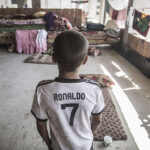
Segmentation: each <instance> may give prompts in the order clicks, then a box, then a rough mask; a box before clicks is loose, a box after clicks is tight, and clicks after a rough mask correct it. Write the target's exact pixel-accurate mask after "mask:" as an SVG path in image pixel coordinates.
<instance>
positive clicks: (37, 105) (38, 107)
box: [31, 86, 48, 121]
mask: <svg viewBox="0 0 150 150" xmlns="http://www.w3.org/2000/svg"><path fill="white" fill-rule="evenodd" d="M41 95H42V94H41V91H40V87H38V86H37V88H36V91H35V94H34V99H33V104H32V109H31V113H32V114H33V115H34V117H35V118H36V119H38V120H40V121H47V120H48V116H47V114H46V111H45V108H44V102H43V101H42V98H41Z"/></svg>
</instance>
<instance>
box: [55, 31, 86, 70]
mask: <svg viewBox="0 0 150 150" xmlns="http://www.w3.org/2000/svg"><path fill="white" fill-rule="evenodd" d="M88 47H89V44H88V41H87V39H86V38H85V37H84V36H83V35H82V34H81V33H79V32H77V31H65V32H62V33H60V34H59V35H58V36H57V37H56V38H55V41H54V44H53V52H54V53H53V57H54V59H55V61H56V62H57V63H58V66H59V67H60V68H61V69H63V71H65V72H74V71H75V70H76V69H77V68H78V67H79V66H80V65H81V64H82V63H83V62H84V60H85V59H86V57H87V52H88Z"/></svg>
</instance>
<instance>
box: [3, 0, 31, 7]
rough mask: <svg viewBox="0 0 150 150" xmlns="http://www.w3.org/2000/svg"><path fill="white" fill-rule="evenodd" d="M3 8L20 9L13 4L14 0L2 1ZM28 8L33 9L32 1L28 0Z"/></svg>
mask: <svg viewBox="0 0 150 150" xmlns="http://www.w3.org/2000/svg"><path fill="white" fill-rule="evenodd" d="M1 6H3V8H7V7H8V8H18V5H17V4H12V0H0V7H1ZM27 6H28V8H32V0H27Z"/></svg>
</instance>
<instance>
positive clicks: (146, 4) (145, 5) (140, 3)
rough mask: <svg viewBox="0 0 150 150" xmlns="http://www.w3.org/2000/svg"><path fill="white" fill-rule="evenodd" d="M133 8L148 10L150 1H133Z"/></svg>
mask: <svg viewBox="0 0 150 150" xmlns="http://www.w3.org/2000/svg"><path fill="white" fill-rule="evenodd" d="M133 7H134V8H150V0H144V1H142V0H134V1H133Z"/></svg>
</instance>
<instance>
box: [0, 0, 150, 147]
mask: <svg viewBox="0 0 150 150" xmlns="http://www.w3.org/2000/svg"><path fill="white" fill-rule="evenodd" d="M0 7H1V8H0V79H1V80H0V150H52V149H53V150H75V149H76V150H90V149H89V148H86V147H88V143H85V142H83V143H84V148H82V144H81V143H82V142H81V141H82V139H86V140H87V141H88V133H87V131H86V126H84V125H83V124H85V123H87V122H88V123H89V122H90V124H89V126H90V129H91V130H90V131H89V132H90V133H91V139H93V140H92V143H91V145H90V144H89V145H90V147H91V150H150V0H143V1H141V0H65V1H62V0H55V1H53V0H1V1H0ZM65 33H66V36H67V33H68V36H69V33H70V34H76V35H78V36H81V37H82V38H83V39H84V40H85V41H87V42H88V44H87V45H88V47H87V48H86V50H87V53H86V56H85V57H84V60H82V63H80V65H78V67H81V68H80V71H79V72H78V74H77V77H76V74H75V77H74V76H72V74H73V73H72V72H74V71H66V74H65V73H64V74H63V73H62V74H63V75H62V76H61V71H62V70H63V67H62V66H61V65H60V60H59V57H56V52H55V51H56V48H57V47H60V49H61V48H62V47H61V44H60V45H59V44H58V43H57V39H59V38H58V37H61V36H60V35H63V34H64V36H65ZM74 37H75V36H74ZM72 39H73V35H72V37H71V38H68V43H67V42H66V44H67V45H71V44H70V43H69V41H71V40H72ZM78 39H79V38H77V39H76V40H74V41H73V43H72V45H71V47H72V49H74V48H75V49H77V48H79V49H81V47H85V46H82V44H81V45H78V43H77V41H79V40H78ZM62 40H64V41H65V40H66V39H65V37H64V38H62ZM60 43H63V41H61V40H60ZM64 45H65V44H64ZM73 46H74V47H73ZM66 47H67V46H66ZM66 47H65V48H66ZM65 48H64V49H65ZM62 49H63V48H62ZM66 49H67V48H66ZM70 51H71V50H70ZM57 55H59V53H58V54H57ZM67 55H68V53H65V54H64V55H63V60H62V62H64V65H66V64H67V63H65V58H67ZM65 56H66V57H65ZM75 57H76V55H75V52H73V53H72V55H71V56H70V64H73V61H74V59H76V58H75ZM85 58H87V59H85ZM84 62H85V63H84ZM70 64H67V65H68V66H69V65H70ZM73 65H74V64H73ZM67 75H68V76H69V75H70V77H69V79H68V78H67V77H68V76H67ZM72 77H74V78H72ZM59 79H63V80H62V83H64V81H65V80H66V81H67V80H70V81H73V80H75V79H76V80H77V79H78V80H81V79H82V80H84V82H85V83H86V84H88V82H92V83H93V85H91V86H93V87H95V86H97V85H98V87H99V88H100V92H101V93H102V97H103V100H104V103H105V106H104V108H103V110H102V111H101V112H100V113H98V112H97V113H98V115H96V116H100V117H99V118H100V121H99V122H98V124H97V127H96V130H95V131H94V132H93V130H92V122H93V120H94V119H93V120H92V117H93V116H95V115H92V111H91V113H90V117H89V116H88V118H87V120H85V118H84V119H83V118H82V117H83V116H84V115H86V114H87V113H88V112H90V108H91V107H92V106H91V105H92V104H91V103H90V106H89V107H90V108H89V110H88V108H84V109H86V111H84V113H83V112H82V111H83V110H81V109H82V108H81V107H80V106H79V108H78V107H74V102H75V99H79V97H80V99H84V96H83V95H80V96H79V95H78V94H79V93H80V92H82V91H81V90H80V88H81V87H82V86H83V84H84V83H80V84H81V86H80V87H79V89H78V88H76V87H74V85H75V84H73V83H72V84H73V85H72V87H71V89H72V88H73V87H74V89H73V90H74V91H77V94H76V97H75V94H74V92H71V93H69V94H72V96H69V95H68V97H67V96H66V99H67V101H69V99H71V100H70V103H68V104H69V105H65V106H64V100H63V99H64V95H63V98H62V97H61V95H60V94H58V97H56V99H54V101H55V103H56V101H59V104H60V103H61V109H59V110H57V109H56V108H55V107H56V106H55V107H53V106H51V107H53V110H52V111H51V113H48V112H47V111H46V112H45V113H44V114H45V115H46V120H47V122H45V119H44V118H42V117H40V115H39V116H38V115H37V114H38V110H37V111H36V109H35V111H34V112H33V110H34V108H35V106H34V101H35V99H36V98H37V105H38V107H40V108H39V109H42V110H39V111H40V113H41V114H42V115H43V116H45V115H44V114H43V112H41V111H43V107H44V106H43V105H42V102H41V100H43V101H44V102H45V101H46V100H45V99H46V98H43V99H40V102H39V101H38V98H39V97H41V95H40V94H41V93H40V94H39V95H38V96H35V94H36V93H37V90H38V89H39V91H42V92H45V91H46V92H48V93H49V96H50V95H52V94H51V91H50V90H45V89H42V87H43V88H44V87H46V86H48V85H50V84H51V86H52V85H53V84H54V83H55V82H57V84H56V85H55V84H54V85H55V86H53V88H55V89H56V91H59V92H61V90H62V91H63V90H64V91H65V90H66V89H65V87H63V86H62V88H61V90H60V89H57V87H58V81H59ZM57 80H58V81H57ZM62 83H59V84H61V85H62ZM68 84H70V83H69V81H68ZM76 84H77V83H76ZM94 84H96V85H94ZM64 85H66V84H64ZM40 88H41V90H40ZM71 89H68V91H70V90H71ZM83 90H85V89H83ZM92 91H94V88H92ZM92 91H90V90H89V92H87V95H88V94H89V95H90V93H92ZM94 92H95V91H94ZM81 94H83V93H81ZM87 95H86V96H85V98H87V97H88V96H87ZM90 96H91V99H90V98H89V97H88V98H87V99H90V100H92V99H94V96H95V95H94V96H93V94H91V95H90ZM35 97H36V98H35ZM45 97H48V96H45ZM97 97H98V96H97ZM54 98H55V95H54ZM47 99H48V98H47ZM87 99H85V101H84V103H85V102H86V100H87ZM97 99H98V98H97ZM50 100H51V99H50V98H49V105H52V102H51V103H50ZM71 101H72V103H71ZM78 101H80V100H78ZM81 101H83V100H81ZM87 101H88V100H87ZM94 101H95V100H94ZM81 103H82V102H81ZM70 104H71V105H70ZM72 104H73V105H72ZM57 105H58V104H57ZM98 105H99V103H96V104H95V107H98ZM101 105H102V104H101ZM85 106H86V105H85V104H84V106H83V107H85ZM45 107H46V106H45ZM67 107H69V108H67ZM70 107H71V108H70ZM46 108H47V109H48V106H47V107H46ZM72 108H73V109H72ZM93 109H94V108H93ZM79 110H80V112H82V113H83V114H82V113H80V114H79ZM95 110H96V109H95ZM57 111H59V112H60V116H59V115H56V113H57ZM68 111H71V115H70V112H69V115H68V114H67V116H66V117H65V118H66V120H67V119H68V121H69V119H70V124H67V125H66V128H69V129H68V131H67V133H66V132H65V131H63V132H64V133H62V135H60V134H59V132H58V133H57V134H55V132H54V128H55V127H58V128H59V126H60V129H59V130H61V132H62V128H61V126H64V128H65V124H61V122H59V121H60V120H59V121H58V118H60V119H61V120H63V115H64V114H63V113H64V112H68ZM36 113H37V114H36ZM97 113H95V114H97ZM42 115H41V116H42ZM72 116H73V121H74V122H72V124H71V119H72ZM77 116H79V118H82V119H81V120H79V119H78V122H76V117H77ZM47 118H48V119H47ZM51 118H52V119H53V120H54V121H52V120H51ZM38 121H39V122H41V124H43V125H45V124H47V127H46V128H47V129H48V136H49V137H48V140H49V142H50V144H51V143H52V144H51V145H48V144H47V142H46V140H45V139H44V138H43V136H42V135H41V130H42V129H41V128H38ZM43 122H44V123H43ZM53 122H54V124H52V123H53ZM64 122H65V121H64ZM73 123H74V124H76V126H79V131H81V132H85V135H83V134H80V132H79V133H78V134H75V133H74V134H73V131H74V132H76V129H77V127H74V126H73ZM49 124H50V126H49ZM60 124H61V125H60ZM53 125H54V126H53ZM81 125H82V126H81ZM44 129H45V128H44ZM43 132H44V131H43ZM46 133H47V132H46ZM63 134H64V135H63ZM65 134H66V135H65ZM86 134H87V137H86ZM77 135H80V136H81V135H82V138H81V137H80V138H81V140H78V138H77V139H76V137H77ZM58 137H59V138H58ZM60 137H61V138H62V139H61V140H62V143H63V141H65V142H64V146H62V147H63V148H61V144H60V143H59V142H60ZM63 138H64V139H63ZM54 139H55V140H56V141H57V142H58V145H59V146H56V145H57V144H56V143H54V142H53V140H54ZM71 140H72V143H71V142H70V141H71ZM67 141H68V142H67ZM74 141H77V143H74ZM69 142H70V143H69ZM68 143H69V144H70V147H69V146H68V148H65V146H66V147H67V144H68ZM69 144H68V145H69ZM75 144H76V145H78V148H77V147H76V148H75V146H74V145H75ZM49 146H50V147H49ZM73 146H74V147H73ZM58 147H59V148H58Z"/></svg>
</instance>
